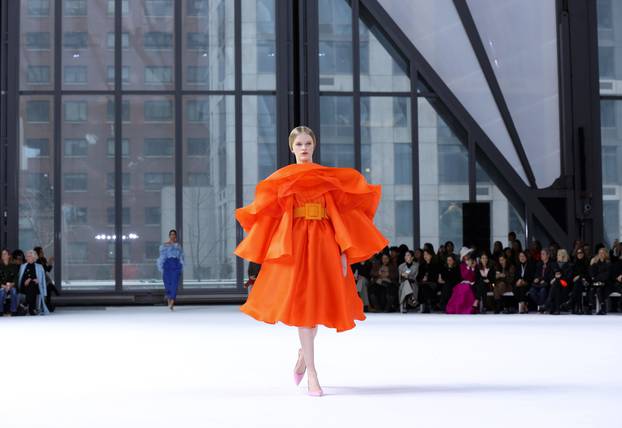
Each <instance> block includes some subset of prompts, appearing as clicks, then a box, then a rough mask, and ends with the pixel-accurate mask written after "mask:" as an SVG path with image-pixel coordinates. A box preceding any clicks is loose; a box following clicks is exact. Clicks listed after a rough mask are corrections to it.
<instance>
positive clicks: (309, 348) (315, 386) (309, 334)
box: [298, 327, 322, 391]
mask: <svg viewBox="0 0 622 428" xmlns="http://www.w3.org/2000/svg"><path fill="white" fill-rule="evenodd" d="M316 334H317V327H313V328H306V327H298V336H299V337H300V344H301V345H302V353H303V356H304V363H305V365H306V366H307V380H308V381H309V391H321V390H322V388H321V387H320V382H319V381H318V379H317V371H316V370H315V359H314V358H315V357H314V340H315V335H316Z"/></svg>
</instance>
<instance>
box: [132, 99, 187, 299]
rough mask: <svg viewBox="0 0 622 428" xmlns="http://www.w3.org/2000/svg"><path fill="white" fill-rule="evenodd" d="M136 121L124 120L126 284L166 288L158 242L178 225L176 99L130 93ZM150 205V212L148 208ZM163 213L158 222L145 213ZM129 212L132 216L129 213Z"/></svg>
mask: <svg viewBox="0 0 622 428" xmlns="http://www.w3.org/2000/svg"><path fill="white" fill-rule="evenodd" d="M123 101H127V102H128V103H129V108H130V110H131V111H132V121H131V123H129V122H128V123H124V124H123V138H124V139H127V140H128V141H129V149H128V154H127V156H124V157H123V162H122V164H123V167H122V170H123V174H124V175H123V176H122V180H123V189H124V190H123V198H122V199H123V203H122V206H123V208H131V218H130V220H131V222H128V223H127V224H125V225H124V226H123V236H122V239H124V243H125V247H124V255H123V260H124V262H123V287H124V288H125V289H152V288H158V289H161V288H162V287H163V284H162V276H161V274H160V272H158V269H157V267H156V259H157V257H158V246H159V244H160V243H161V242H164V241H165V240H166V239H168V231H169V230H170V229H176V228H177V224H176V220H175V163H174V162H173V161H172V160H171V157H172V155H173V153H174V146H175V143H174V133H175V131H174V130H175V128H174V123H173V117H174V111H173V98H172V97H168V96H157V95H153V96H128V97H125V98H124V100H123ZM147 208H149V211H147ZM158 209H159V212H160V215H159V221H158V222H157V223H155V222H154V220H155V218H154V216H151V217H150V218H146V217H145V213H147V212H151V213H153V212H154V211H155V210H158ZM127 215H129V214H127Z"/></svg>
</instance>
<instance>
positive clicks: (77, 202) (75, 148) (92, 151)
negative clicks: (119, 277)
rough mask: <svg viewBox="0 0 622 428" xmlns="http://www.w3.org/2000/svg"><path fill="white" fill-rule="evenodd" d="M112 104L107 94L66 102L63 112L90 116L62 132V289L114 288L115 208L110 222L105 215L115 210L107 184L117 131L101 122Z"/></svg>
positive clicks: (111, 173) (69, 99)
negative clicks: (72, 110) (73, 109)
mask: <svg viewBox="0 0 622 428" xmlns="http://www.w3.org/2000/svg"><path fill="white" fill-rule="evenodd" d="M111 101H112V99H111V97H106V96H86V95H84V96H67V97H64V98H63V105H64V107H65V113H67V106H79V107H76V111H78V112H79V111H82V110H84V111H88V112H89V114H88V116H85V117H84V120H83V121H81V122H68V121H64V122H63V123H62V128H61V134H62V137H61V138H62V141H63V155H64V156H63V159H62V162H61V174H62V177H63V183H62V184H63V187H62V189H61V191H62V192H61V201H60V203H61V216H62V217H61V245H62V249H63V258H62V260H63V265H62V278H63V289H69V290H86V289H98V290H100V289H114V233H115V230H114V210H113V213H112V218H111V216H110V213H109V212H108V211H107V209H108V207H111V206H114V186H113V187H112V188H110V187H108V185H107V180H106V177H107V176H108V175H111V176H113V177H114V158H113V157H108V156H106V153H107V152H108V150H109V149H108V140H113V139H114V135H113V130H114V127H111V126H108V125H107V124H106V123H105V122H104V121H103V120H102V119H103V118H104V117H105V114H106V109H107V106H108V103H109V102H111ZM113 149H114V145H113ZM93 195H97V197H93ZM110 220H112V221H110ZM108 244H112V245H110V247H109V246H108Z"/></svg>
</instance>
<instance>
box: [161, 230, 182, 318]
mask: <svg viewBox="0 0 622 428" xmlns="http://www.w3.org/2000/svg"><path fill="white" fill-rule="evenodd" d="M158 270H159V271H160V272H162V280H163V281H164V290H165V294H166V300H167V302H168V308H169V309H170V310H171V311H172V310H173V309H174V307H175V299H177V286H178V285H179V278H180V277H181V272H182V271H183V270H184V250H183V249H182V248H181V245H179V243H178V242H177V231H176V230H175V229H173V230H171V231H170V232H169V233H168V241H167V242H165V243H164V244H162V245H160V257H158Z"/></svg>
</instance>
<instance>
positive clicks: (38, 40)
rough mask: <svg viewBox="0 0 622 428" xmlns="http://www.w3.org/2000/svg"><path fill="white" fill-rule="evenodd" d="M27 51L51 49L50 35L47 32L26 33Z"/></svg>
mask: <svg viewBox="0 0 622 428" xmlns="http://www.w3.org/2000/svg"><path fill="white" fill-rule="evenodd" d="M26 49H31V50H35V49H36V50H48V49H50V33H49V32H47V31H32V32H28V33H26Z"/></svg>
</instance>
